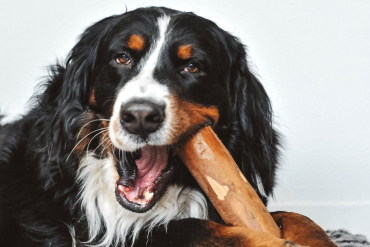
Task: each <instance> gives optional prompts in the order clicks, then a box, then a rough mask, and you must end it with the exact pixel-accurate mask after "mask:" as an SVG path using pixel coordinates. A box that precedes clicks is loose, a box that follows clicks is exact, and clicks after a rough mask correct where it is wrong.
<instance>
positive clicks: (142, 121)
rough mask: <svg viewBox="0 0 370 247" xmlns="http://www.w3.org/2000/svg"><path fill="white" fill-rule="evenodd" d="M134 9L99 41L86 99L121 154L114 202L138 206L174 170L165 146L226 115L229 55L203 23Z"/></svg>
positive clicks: (153, 197)
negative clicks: (105, 123)
mask: <svg viewBox="0 0 370 247" xmlns="http://www.w3.org/2000/svg"><path fill="white" fill-rule="evenodd" d="M137 12H138V13H136V12H135V11H134V12H130V13H127V14H126V15H123V17H121V18H120V19H119V20H117V21H116V23H115V24H114V25H113V26H112V27H111V29H110V30H109V31H108V32H107V34H106V35H105V38H104V40H103V41H102V44H100V48H99V55H98V59H97V62H96V65H95V70H94V74H95V75H94V81H93V85H92V95H91V99H90V104H92V105H93V106H94V107H96V108H98V109H100V110H101V111H103V113H104V115H105V116H106V117H107V118H109V119H110V123H109V137H110V140H111V142H112V143H113V145H114V147H115V149H116V150H119V151H120V152H121V153H122V152H124V154H125V155H124V156H125V158H126V160H125V162H121V165H118V166H117V169H118V174H119V176H120V178H119V180H118V181H117V184H116V192H115V193H116V198H117V200H118V202H119V203H120V204H121V205H122V206H124V207H125V208H127V209H130V210H133V211H135V212H144V211H147V210H148V209H150V208H151V207H153V205H154V204H155V203H156V201H157V200H158V199H159V198H160V196H161V195H162V194H163V192H164V190H165V188H166V185H167V183H168V182H169V181H170V179H171V177H172V174H173V173H174V172H175V167H174V166H175V165H174V164H173V163H175V162H174V161H173V156H174V155H175V154H173V150H172V147H171V145H173V144H175V143H177V142H178V141H180V140H181V139H183V138H185V137H186V136H188V135H190V134H193V133H194V132H195V131H197V130H199V129H200V128H201V127H203V126H205V125H212V126H215V125H217V123H218V122H219V121H224V122H225V121H226V119H227V118H228V114H227V112H228V111H227V109H229V110H230V106H229V99H228V97H227V95H228V92H227V89H226V82H225V80H226V79H227V75H228V74H229V70H230V59H229V57H227V54H226V53H225V50H226V47H224V46H223V45H222V41H220V40H219V39H220V38H221V37H218V36H217V33H216V26H215V25H214V24H212V23H211V22H209V21H206V20H204V19H202V18H200V17H197V16H195V15H194V14H190V13H176V14H172V15H171V14H166V13H158V12H153V13H152V12H150V11H147V12H145V13H141V12H140V11H137ZM225 72H226V73H225ZM119 151H118V152H116V153H117V155H116V156H117V157H118V156H120V157H119V158H118V160H120V159H123V158H122V157H121V156H122V155H121V154H120V152H119ZM118 163H119V161H118Z"/></svg>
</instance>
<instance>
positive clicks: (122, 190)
mask: <svg viewBox="0 0 370 247" xmlns="http://www.w3.org/2000/svg"><path fill="white" fill-rule="evenodd" d="M125 189H126V187H125V186H123V185H118V190H119V191H121V192H122V193H125V192H126V191H125Z"/></svg>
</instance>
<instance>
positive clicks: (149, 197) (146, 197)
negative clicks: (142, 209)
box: [144, 190, 154, 201]
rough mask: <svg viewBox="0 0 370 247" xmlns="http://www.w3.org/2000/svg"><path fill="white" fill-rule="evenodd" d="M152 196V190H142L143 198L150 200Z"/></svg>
mask: <svg viewBox="0 0 370 247" xmlns="http://www.w3.org/2000/svg"><path fill="white" fill-rule="evenodd" d="M153 196H154V193H153V192H150V191H148V190H146V191H145V192H144V198H145V200H146V201H150V200H152V199H153Z"/></svg>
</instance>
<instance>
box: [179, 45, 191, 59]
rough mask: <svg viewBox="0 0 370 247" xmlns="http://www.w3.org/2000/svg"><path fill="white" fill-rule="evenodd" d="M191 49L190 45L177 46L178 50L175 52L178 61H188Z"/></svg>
mask: <svg viewBox="0 0 370 247" xmlns="http://www.w3.org/2000/svg"><path fill="white" fill-rule="evenodd" d="M191 52H192V47H191V45H182V46H179V49H178V50H177V56H178V57H179V58H180V59H184V60H185V59H189V58H190V57H191Z"/></svg>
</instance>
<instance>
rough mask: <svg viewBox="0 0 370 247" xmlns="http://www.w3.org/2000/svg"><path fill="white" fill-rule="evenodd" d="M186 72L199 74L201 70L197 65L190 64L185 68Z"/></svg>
mask: <svg viewBox="0 0 370 247" xmlns="http://www.w3.org/2000/svg"><path fill="white" fill-rule="evenodd" d="M184 71H185V72H189V73H197V72H199V69H198V67H197V65H196V64H194V63H190V64H188V66H186V67H185V68H184Z"/></svg>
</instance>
